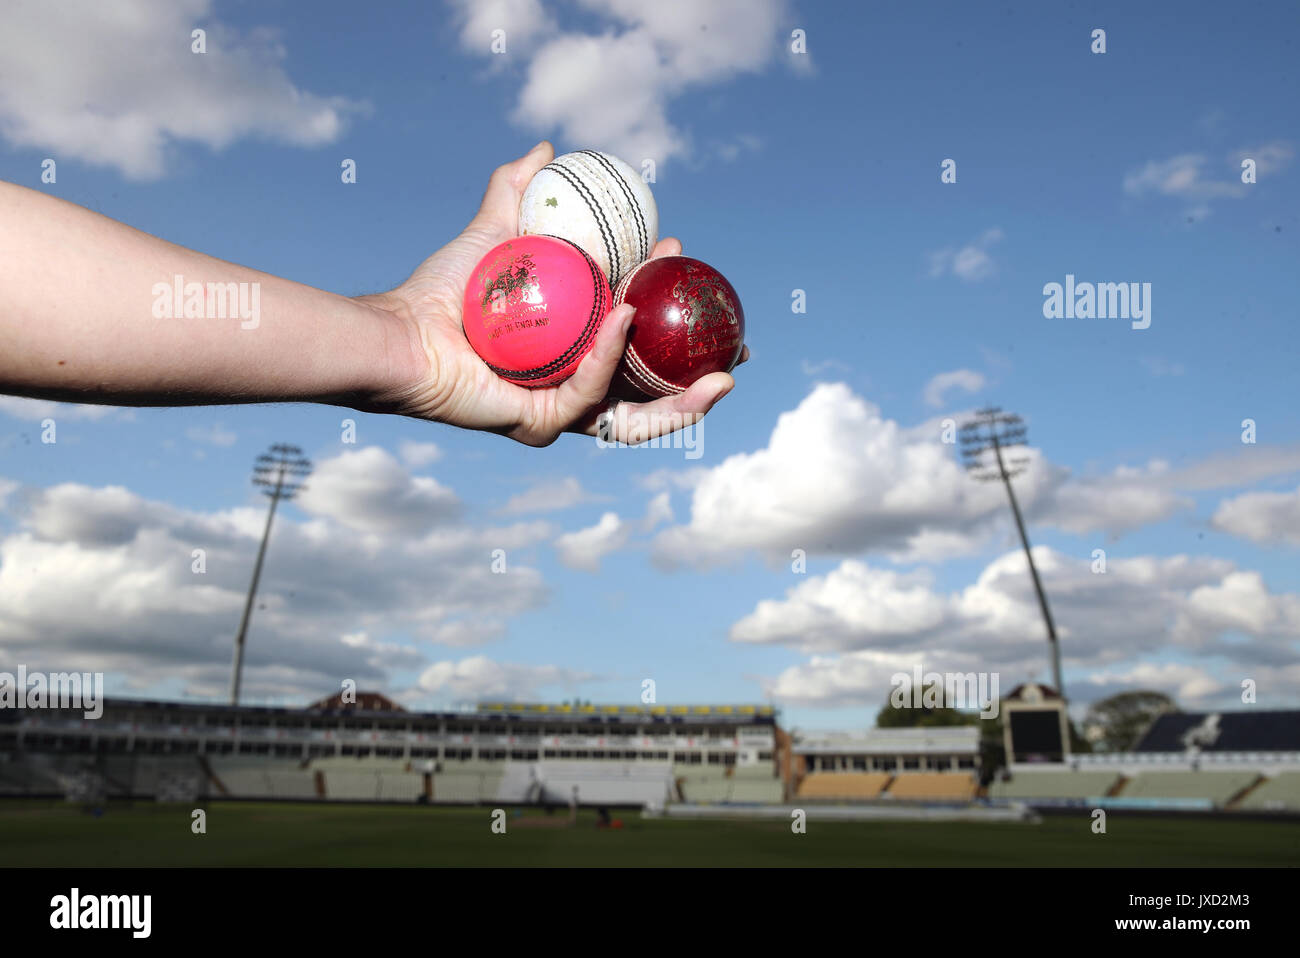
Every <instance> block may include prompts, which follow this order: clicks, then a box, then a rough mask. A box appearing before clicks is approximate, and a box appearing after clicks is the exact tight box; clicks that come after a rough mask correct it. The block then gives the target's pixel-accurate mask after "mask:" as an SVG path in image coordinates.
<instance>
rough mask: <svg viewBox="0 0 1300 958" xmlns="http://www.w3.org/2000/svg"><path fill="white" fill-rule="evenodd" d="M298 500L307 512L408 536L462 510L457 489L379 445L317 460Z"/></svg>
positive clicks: (373, 530)
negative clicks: (417, 471)
mask: <svg viewBox="0 0 1300 958" xmlns="http://www.w3.org/2000/svg"><path fill="white" fill-rule="evenodd" d="M297 502H298V505H299V506H300V507H301V508H302V509H304V510H305V511H307V512H310V513H312V514H314V515H318V516H325V517H328V518H330V519H333V520H334V521H336V522H338V523H340V524H342V525H345V526H348V527H350V528H352V529H355V530H357V531H359V532H371V533H376V532H378V533H388V534H402V535H405V536H408V537H413V536H418V535H421V534H423V533H425V532H428V531H429V530H430V529H431V528H432V527H433V526H434V524H435V523H438V522H439V521H442V520H445V519H448V518H451V517H453V516H455V515H457V514H458V513H459V512H460V500H459V499H458V498H457V497H456V494H455V493H454V492H452V491H451V490H450V489H448V488H447V487H446V486H443V485H442V484H441V483H439V482H438V481H437V480H436V479H431V478H429V477H427V476H411V475H409V474H408V473H407V472H406V470H405V469H403V468H402V465H401V464H400V463H399V462H398V461H397V460H396V459H395V458H394V457H393V456H392V454H391V453H389V452H387V451H386V450H384V449H381V448H379V447H378V446H368V447H366V448H365V449H359V450H357V451H356V452H345V453H343V454H342V455H340V456H338V457H336V458H334V459H327V460H325V461H324V462H321V463H318V464H317V465H316V468H315V470H314V471H313V472H312V474H311V476H309V477H308V480H307V488H306V490H305V491H304V492H303V493H302V494H301V495H299V497H298V499H297Z"/></svg>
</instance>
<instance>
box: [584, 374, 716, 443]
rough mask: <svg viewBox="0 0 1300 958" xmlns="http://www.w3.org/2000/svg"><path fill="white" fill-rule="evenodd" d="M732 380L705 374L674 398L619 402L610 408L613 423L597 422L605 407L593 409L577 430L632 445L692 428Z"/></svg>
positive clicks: (714, 403) (610, 440)
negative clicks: (612, 410) (612, 408)
mask: <svg viewBox="0 0 1300 958" xmlns="http://www.w3.org/2000/svg"><path fill="white" fill-rule="evenodd" d="M735 385H736V381H735V380H734V379H732V378H731V376H730V374H728V373H709V375H707V376H704V377H702V378H701V379H699V380H697V381H696V382H695V383H693V384H692V385H691V387H690V388H689V389H687V390H686V391H685V392H683V393H679V394H678V395H676V396H665V397H663V398H662V399H656V400H654V401H652V402H643V403H637V402H621V403H619V404H618V405H617V406H615V407H614V421H613V422H612V423H609V424H602V423H600V422H599V419H600V417H601V416H602V415H603V414H604V413H605V412H606V409H605V408H600V409H596V410H593V413H594V414H593V415H592V416H591V418H590V422H588V423H584V425H585V427H586V428H585V429H583V430H581V431H583V432H585V433H586V434H587V435H589V436H595V435H597V433H598V431H599V434H600V436H601V438H602V439H604V440H606V441H609V442H621V443H626V444H628V445H636V444H638V443H642V442H648V441H649V440H651V439H655V438H658V437H659V436H666V435H668V434H670V433H674V432H676V431H677V430H679V429H684V428H685V427H687V426H691V425H694V424H695V423H697V422H699V421H700V420H701V419H703V418H704V417H705V415H706V414H707V413H708V412H709V410H710V409H712V408H713V407H714V406H715V405H716V404H717V403H718V401H719V400H720V399H722V397H723V396H725V395H727V393H729V392H731V390H732V389H733V388H734V387H735Z"/></svg>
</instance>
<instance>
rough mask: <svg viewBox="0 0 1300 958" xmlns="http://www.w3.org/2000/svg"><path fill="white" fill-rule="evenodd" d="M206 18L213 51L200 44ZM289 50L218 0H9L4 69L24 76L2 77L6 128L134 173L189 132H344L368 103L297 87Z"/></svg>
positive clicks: (316, 142) (63, 153)
mask: <svg viewBox="0 0 1300 958" xmlns="http://www.w3.org/2000/svg"><path fill="white" fill-rule="evenodd" d="M196 27H201V28H203V29H204V30H206V31H207V53H205V54H195V53H192V52H190V43H191V41H190V31H191V30H193V29H195V28H196ZM286 58H287V52H286V50H285V47H284V45H283V44H282V43H281V42H280V40H279V38H278V36H277V35H276V34H275V33H274V32H273V31H271V30H269V29H267V28H264V27H258V28H254V29H252V30H250V31H249V32H248V33H247V34H246V35H241V34H239V33H238V32H237V31H235V30H234V29H232V28H229V27H227V26H225V25H224V24H222V23H221V22H220V21H218V20H216V19H214V18H213V13H212V3H211V2H210V0H175V2H170V3H161V4H160V3H152V2H149V0H115V2H113V3H100V2H98V0H64V2H60V3H54V4H44V3H30V4H8V5H7V6H6V9H5V22H4V31H3V32H2V33H0V75H7V76H9V77H21V78H22V81H21V82H17V83H14V82H10V83H4V84H0V136H3V137H4V138H5V139H6V140H8V141H9V143H10V144H12V145H13V146H16V147H31V148H36V149H41V150H48V151H50V152H51V153H52V155H54V156H55V157H58V158H60V159H63V158H67V157H75V158H77V159H80V160H82V161H83V162H86V163H89V164H92V165H96V166H110V167H114V168H116V169H117V170H119V171H121V173H122V174H123V175H125V176H127V177H129V178H131V179H155V178H157V177H159V176H162V175H163V173H164V172H165V169H166V166H167V157H168V151H169V149H170V148H171V147H172V146H173V144H175V143H178V142H184V141H190V142H196V143H202V144H204V145H206V146H208V147H210V148H212V149H214V150H221V149H224V148H226V147H228V146H230V145H231V144H233V143H235V142H236V141H238V140H241V139H245V138H250V137H256V138H260V139H265V140H270V141H273V142H276V143H284V144H289V145H291V146H303V147H314V146H321V145H324V144H327V143H332V142H335V141H336V140H337V139H338V138H339V136H340V134H341V133H342V131H343V127H344V125H345V121H346V119H347V118H348V116H349V115H350V114H353V113H356V112H358V111H360V110H361V109H363V106H362V105H361V104H359V103H357V102H355V101H352V100H348V99H345V98H343V97H339V96H320V95H318V94H315V93H311V92H309V91H306V90H302V89H300V88H299V87H297V86H295V85H294V83H293V82H292V81H291V80H290V79H289V76H288V74H287V73H286V72H285V65H284V64H285V60H286ZM128 64H129V68H127V67H126V66H124V65H128Z"/></svg>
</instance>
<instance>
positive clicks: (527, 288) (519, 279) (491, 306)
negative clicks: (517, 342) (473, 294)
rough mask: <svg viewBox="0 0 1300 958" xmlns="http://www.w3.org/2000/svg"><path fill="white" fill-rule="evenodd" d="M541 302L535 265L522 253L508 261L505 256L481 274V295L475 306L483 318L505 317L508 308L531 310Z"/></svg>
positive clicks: (507, 256)
mask: <svg viewBox="0 0 1300 958" xmlns="http://www.w3.org/2000/svg"><path fill="white" fill-rule="evenodd" d="M541 302H542V293H541V290H540V289H539V287H538V284H537V264H536V263H534V262H533V258H532V256H530V255H529V254H528V253H524V254H522V255H520V256H516V257H513V258H511V257H510V256H509V255H508V254H507V255H504V256H502V257H501V259H500V260H498V261H497V263H494V264H493V266H492V268H491V269H488V270H486V271H484V274H483V295H482V296H481V297H479V305H480V307H481V308H482V310H483V313H484V315H485V316H486V315H487V314H489V313H497V314H500V313H505V312H507V311H508V310H509V309H511V308H512V307H519V306H524V305H527V306H535V305H539V304H540V303H541Z"/></svg>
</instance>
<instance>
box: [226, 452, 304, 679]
mask: <svg viewBox="0 0 1300 958" xmlns="http://www.w3.org/2000/svg"><path fill="white" fill-rule="evenodd" d="M310 472H311V461H310V460H308V459H305V458H303V455H302V450H301V449H299V448H298V447H297V446H290V445H287V444H286V443H276V444H275V445H274V446H272V447H271V451H270V452H269V453H262V455H260V456H258V457H257V463H256V464H255V465H254V466H253V485H255V486H261V487H262V495H264V496H270V497H271V508H270V510H269V511H268V512H267V514H266V528H265V529H264V530H263V531H262V545H261V546H260V547H259V548H258V550H257V562H256V563H255V564H254V565H253V581H252V582H251V583H249V586H248V600H247V601H246V602H245V603H244V615H243V617H242V618H241V619H240V620H239V634H238V635H236V636H235V665H234V668H233V670H232V672H231V676H230V704H231V705H238V704H239V681H240V677H241V674H242V672H243V670H244V638H245V636H247V635H248V620H249V619H250V618H252V616H253V599H254V598H255V597H256V595H257V582H258V580H259V579H260V578H261V577H262V560H263V559H265V558H266V543H267V540H269V539H270V538H271V520H272V519H274V518H275V507H276V506H277V505H279V503H280V500H281V499H292V498H293V497H294V496H296V495H297V494H298V493H299V492H301V491H302V490H303V488H304V485H303V482H302V480H303V479H304V478H305V477H306V476H307V475H308V474H309V473H310Z"/></svg>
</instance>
